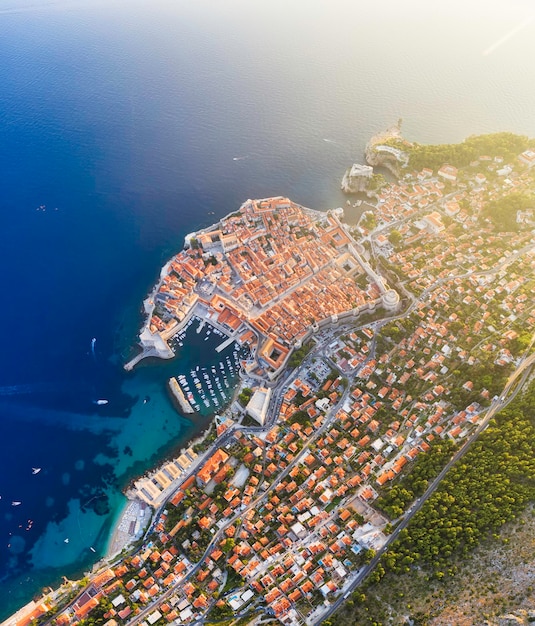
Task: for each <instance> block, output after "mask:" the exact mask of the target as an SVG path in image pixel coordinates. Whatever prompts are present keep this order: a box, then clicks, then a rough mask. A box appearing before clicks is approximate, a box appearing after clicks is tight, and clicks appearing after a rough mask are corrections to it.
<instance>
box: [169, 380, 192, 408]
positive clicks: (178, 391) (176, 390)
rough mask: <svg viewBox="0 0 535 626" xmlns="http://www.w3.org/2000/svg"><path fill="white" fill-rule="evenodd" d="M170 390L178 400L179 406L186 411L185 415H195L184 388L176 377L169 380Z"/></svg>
mask: <svg viewBox="0 0 535 626" xmlns="http://www.w3.org/2000/svg"><path fill="white" fill-rule="evenodd" d="M169 389H171V393H172V394H173V396H174V397H175V398H176V400H177V402H178V404H180V408H181V409H182V410H183V411H184V413H195V411H194V409H193V407H192V406H191V404H190V403H189V402H188V400H187V399H186V396H185V395H184V392H183V391H182V387H181V386H180V385H179V383H178V381H177V379H176V378H175V377H174V376H173V377H172V378H170V379H169Z"/></svg>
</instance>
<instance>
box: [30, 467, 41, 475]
mask: <svg viewBox="0 0 535 626" xmlns="http://www.w3.org/2000/svg"><path fill="white" fill-rule="evenodd" d="M40 471H41V468H40V467H32V474H39V472H40Z"/></svg>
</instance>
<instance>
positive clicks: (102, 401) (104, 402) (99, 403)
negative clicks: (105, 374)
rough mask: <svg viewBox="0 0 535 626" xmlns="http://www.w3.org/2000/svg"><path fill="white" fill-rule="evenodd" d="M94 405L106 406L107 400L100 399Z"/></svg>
mask: <svg viewBox="0 0 535 626" xmlns="http://www.w3.org/2000/svg"><path fill="white" fill-rule="evenodd" d="M96 404H98V405H99V406H102V405H103V404H108V400H104V399H100V400H97V402H96Z"/></svg>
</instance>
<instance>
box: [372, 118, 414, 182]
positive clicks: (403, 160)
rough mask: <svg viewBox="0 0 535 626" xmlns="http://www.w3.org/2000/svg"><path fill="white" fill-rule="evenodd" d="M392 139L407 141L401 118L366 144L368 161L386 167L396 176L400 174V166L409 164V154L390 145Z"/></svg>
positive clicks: (401, 141) (373, 164)
mask: <svg viewBox="0 0 535 626" xmlns="http://www.w3.org/2000/svg"><path fill="white" fill-rule="evenodd" d="M392 139H396V140H399V142H400V143H406V144H407V146H409V145H410V144H409V143H408V142H406V141H405V140H404V139H403V137H402V135H401V120H398V123H397V124H394V126H391V127H390V128H387V129H386V130H384V131H381V132H380V133H377V134H376V135H374V136H373V137H372V138H371V139H370V141H368V143H367V144H366V152H365V154H366V162H367V163H369V164H370V165H372V166H374V167H386V168H387V169H388V170H390V172H392V174H394V176H399V171H400V167H401V166H403V165H407V163H408V155H407V153H406V152H404V151H403V150H402V149H400V148H397V147H392V146H391V145H388V143H391V140H392Z"/></svg>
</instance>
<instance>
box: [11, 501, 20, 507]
mask: <svg viewBox="0 0 535 626" xmlns="http://www.w3.org/2000/svg"><path fill="white" fill-rule="evenodd" d="M19 504H22V502H19V501H18V500H13V502H12V503H11V506H19Z"/></svg>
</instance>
